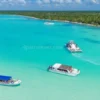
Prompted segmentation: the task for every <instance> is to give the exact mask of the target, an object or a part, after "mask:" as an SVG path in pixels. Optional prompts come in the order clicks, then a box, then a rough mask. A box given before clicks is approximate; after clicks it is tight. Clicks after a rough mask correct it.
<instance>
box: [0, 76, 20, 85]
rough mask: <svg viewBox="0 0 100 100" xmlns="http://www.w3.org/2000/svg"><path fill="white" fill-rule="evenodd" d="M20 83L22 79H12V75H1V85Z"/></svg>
mask: <svg viewBox="0 0 100 100" xmlns="http://www.w3.org/2000/svg"><path fill="white" fill-rule="evenodd" d="M20 83H21V80H15V79H12V77H11V76H3V75H0V85H10V86H16V85H20Z"/></svg>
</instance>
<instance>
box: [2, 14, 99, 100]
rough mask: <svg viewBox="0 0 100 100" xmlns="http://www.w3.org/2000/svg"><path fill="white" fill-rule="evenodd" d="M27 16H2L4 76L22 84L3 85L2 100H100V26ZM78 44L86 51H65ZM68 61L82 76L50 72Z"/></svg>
mask: <svg viewBox="0 0 100 100" xmlns="http://www.w3.org/2000/svg"><path fill="white" fill-rule="evenodd" d="M45 22H46V20H38V19H32V18H28V17H24V16H15V15H0V73H1V74H2V75H11V76H13V77H14V78H19V79H21V80H22V84H21V85H20V86H18V87H6V86H0V98H2V100H13V99H14V100H18V99H19V100H33V99H34V100H66V99H68V100H99V99H100V95H99V94H100V93H99V90H100V80H99V77H100V28H96V27H90V26H85V25H78V24H72V23H65V22H59V21H52V22H54V25H45V24H44V23H45ZM69 40H74V41H75V42H76V43H77V44H78V45H79V47H80V48H81V49H82V50H83V52H82V53H78V54H77V53H74V54H72V53H70V52H69V51H68V50H67V49H65V48H64V45H65V44H66V43H67V42H68V41H69ZM54 63H62V64H67V65H71V66H73V67H75V68H78V69H80V71H81V73H80V75H78V76H77V77H69V76H64V75H59V74H55V73H50V72H48V71H47V68H48V67H49V65H52V64H54Z"/></svg>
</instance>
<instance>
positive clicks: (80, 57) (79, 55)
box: [72, 54, 100, 66]
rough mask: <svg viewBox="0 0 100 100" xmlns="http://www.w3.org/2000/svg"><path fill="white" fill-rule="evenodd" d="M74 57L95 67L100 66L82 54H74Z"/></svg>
mask: <svg viewBox="0 0 100 100" xmlns="http://www.w3.org/2000/svg"><path fill="white" fill-rule="evenodd" d="M72 55H73V56H74V57H76V58H79V59H80V60H83V61H86V62H88V63H91V64H94V65H98V66H99V65H100V63H98V62H96V61H94V60H93V59H91V58H89V57H86V56H84V55H82V54H72Z"/></svg>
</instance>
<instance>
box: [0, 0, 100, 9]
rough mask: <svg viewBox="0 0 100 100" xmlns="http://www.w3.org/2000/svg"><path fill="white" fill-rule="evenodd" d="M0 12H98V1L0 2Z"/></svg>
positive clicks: (42, 0)
mask: <svg viewBox="0 0 100 100" xmlns="http://www.w3.org/2000/svg"><path fill="white" fill-rule="evenodd" d="M0 10H28V11H29V10H32V11H33V10H34V11H100V0H0Z"/></svg>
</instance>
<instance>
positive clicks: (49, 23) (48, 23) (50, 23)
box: [44, 22, 54, 25]
mask: <svg viewBox="0 0 100 100" xmlns="http://www.w3.org/2000/svg"><path fill="white" fill-rule="evenodd" d="M44 24H45V25H54V23H53V22H45V23H44Z"/></svg>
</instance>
